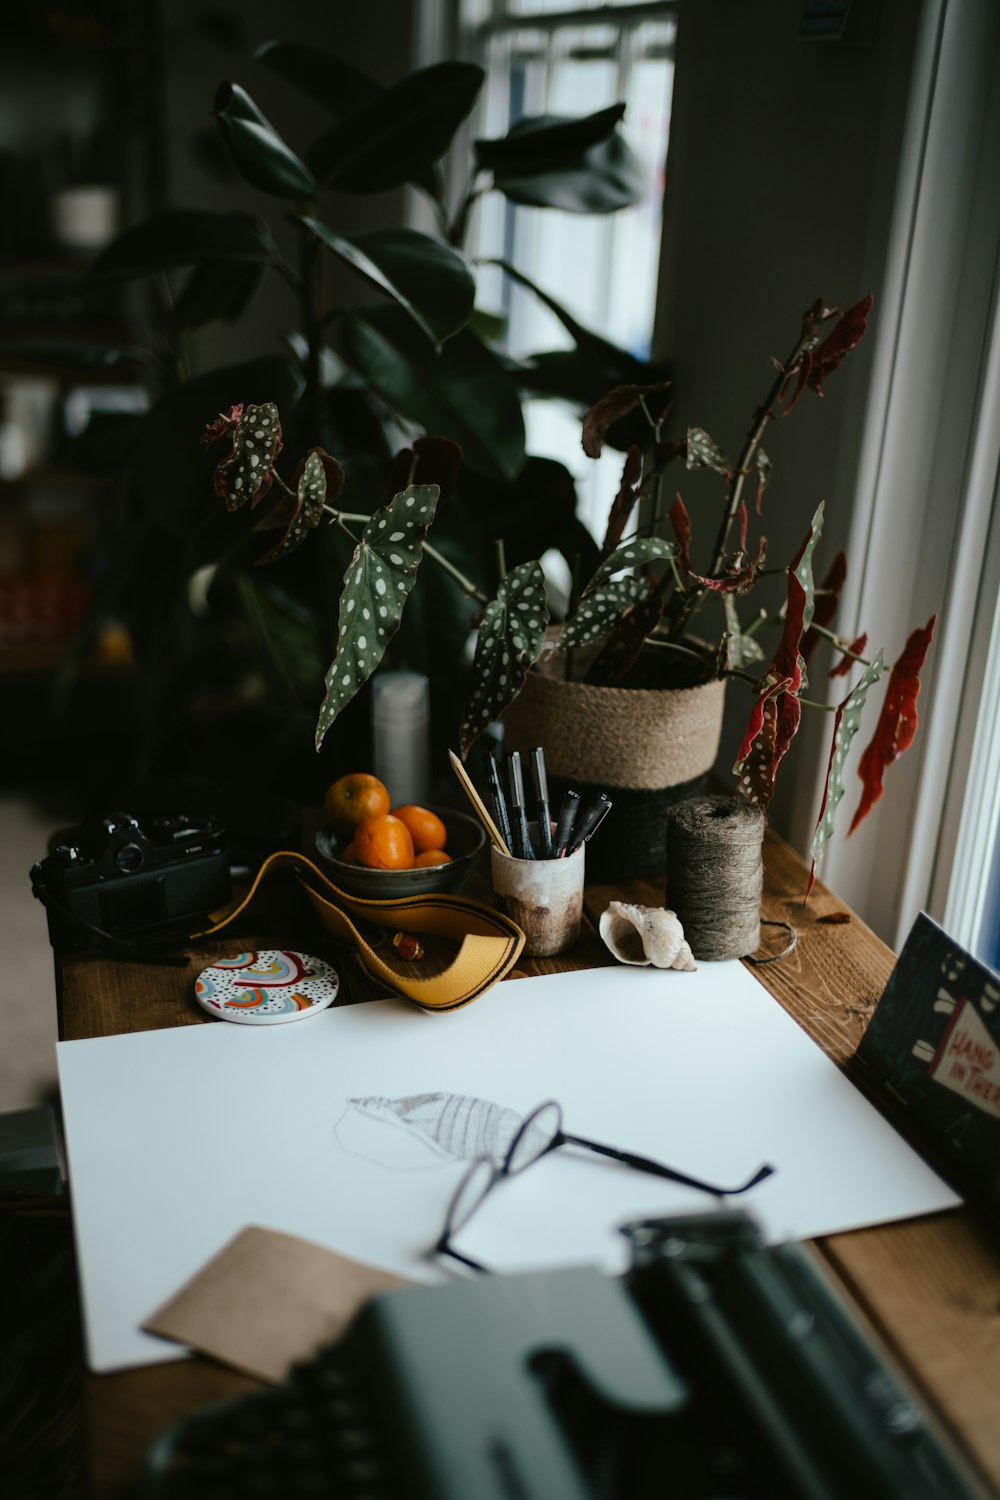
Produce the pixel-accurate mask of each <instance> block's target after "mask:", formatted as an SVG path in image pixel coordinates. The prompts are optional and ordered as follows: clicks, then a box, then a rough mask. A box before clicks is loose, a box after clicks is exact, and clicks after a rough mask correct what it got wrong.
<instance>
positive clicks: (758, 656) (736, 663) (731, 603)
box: [722, 594, 764, 667]
mask: <svg viewBox="0 0 1000 1500" xmlns="http://www.w3.org/2000/svg"><path fill="white" fill-rule="evenodd" d="M722 605H723V608H724V609H725V611H726V633H725V636H724V637H723V641H724V650H725V665H726V666H727V667H748V666H750V665H751V664H752V663H753V662H755V661H763V660H764V651H763V648H762V647H761V646H760V645H758V643H757V641H756V640H755V639H754V637H753V636H752V635H744V634H743V630H742V628H741V626H740V618H739V615H738V614H737V613H736V601H735V600H734V598H733V596H732V594H723V595H722Z"/></svg>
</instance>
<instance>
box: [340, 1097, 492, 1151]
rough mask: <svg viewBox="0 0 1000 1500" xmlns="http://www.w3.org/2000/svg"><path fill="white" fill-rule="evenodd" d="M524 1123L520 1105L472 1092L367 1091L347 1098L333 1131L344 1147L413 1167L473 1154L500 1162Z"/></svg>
mask: <svg viewBox="0 0 1000 1500" xmlns="http://www.w3.org/2000/svg"><path fill="white" fill-rule="evenodd" d="M520 1126H521V1116H520V1115H519V1114H518V1112H517V1110H515V1109H508V1108H507V1107H506V1106H505V1105H502V1104H494V1103H493V1102H492V1100H490V1099H478V1098H476V1097H475V1096H474V1095H471V1094H445V1093H438V1094H406V1095H404V1096H403V1097H402V1098H399V1099H387V1098H385V1097H384V1096H383V1095H380V1094H369V1095H367V1096H365V1097H363V1098H354V1099H348V1101H347V1108H346V1109H345V1111H344V1113H343V1114H342V1115H341V1117H340V1119H339V1120H338V1121H337V1125H336V1128H335V1133H336V1136H337V1140H338V1141H339V1142H340V1144H341V1146H343V1147H344V1149H345V1150H346V1151H352V1152H354V1153H355V1154H357V1155H359V1156H364V1157H367V1158H368V1160H370V1161H375V1162H378V1163H379V1164H380V1165H381V1166H384V1167H395V1168H402V1169H404V1170H412V1169H419V1168H424V1167H434V1166H444V1165H447V1163H449V1162H454V1161H471V1160H472V1158H473V1157H475V1156H491V1157H492V1158H493V1160H494V1161H495V1162H496V1163H497V1164H498V1165H499V1164H500V1163H501V1162H502V1161H503V1158H504V1156H505V1154H506V1152H507V1150H508V1147H509V1146H510V1143H511V1141H512V1140H513V1139H514V1136H515V1135H516V1134H517V1132H518V1130H519V1129H520Z"/></svg>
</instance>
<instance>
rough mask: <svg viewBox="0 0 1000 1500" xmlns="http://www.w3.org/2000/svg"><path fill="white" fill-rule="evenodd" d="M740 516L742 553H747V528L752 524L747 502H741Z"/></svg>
mask: <svg viewBox="0 0 1000 1500" xmlns="http://www.w3.org/2000/svg"><path fill="white" fill-rule="evenodd" d="M738 515H739V518H740V551H741V552H745V551H746V550H747V527H748V526H749V524H750V517H749V516H748V515H747V503H746V501H745V500H741V501H740V508H739V511H738Z"/></svg>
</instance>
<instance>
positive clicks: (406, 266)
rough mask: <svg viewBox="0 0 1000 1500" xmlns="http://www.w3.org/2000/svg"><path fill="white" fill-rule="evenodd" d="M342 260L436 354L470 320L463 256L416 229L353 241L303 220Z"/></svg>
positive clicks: (471, 286)
mask: <svg viewBox="0 0 1000 1500" xmlns="http://www.w3.org/2000/svg"><path fill="white" fill-rule="evenodd" d="M298 222H299V223H300V224H303V225H304V226H305V228H306V229H307V230H308V231H309V233H310V234H313V235H315V237H316V238H317V239H318V240H319V241H320V243H321V244H323V245H325V246H326V248H327V249H328V250H330V251H332V253H333V254H334V255H336V256H337V258H338V259H339V260H342V261H344V262H345V264H347V265H349V266H351V267H352V269H353V270H355V271H358V272H360V274H361V275H362V276H363V277H364V278H365V280H366V281H368V282H370V283H371V284H372V285H373V286H377V287H378V288H379V289H380V290H381V291H383V292H388V294H389V296H390V297H393V298H394V299H395V301H396V302H398V303H399V305H400V306H401V307H403V308H405V309H406V311H407V312H408V313H409V315H410V317H411V318H412V319H413V321H414V322H415V323H416V324H417V326H418V327H419V328H421V329H422V330H423V332H424V333H426V335H427V337H428V338H429V339H430V340H431V342H432V344H433V345H434V347H435V349H438V350H440V348H441V346H442V344H443V343H444V341H445V339H447V338H449V337H450V336H451V335H452V334H453V333H457V332H458V330H459V329H460V328H461V327H463V326H464V324H466V323H467V322H468V321H469V318H470V316H471V314H472V305H473V302H474V301H475V296H476V283H475V279H474V278H473V275H472V272H471V271H470V270H469V267H468V265H467V264H466V262H465V260H464V258H463V257H462V255H461V254H460V253H459V252H458V251H457V250H453V249H452V247H451V246H450V245H445V244H443V243H442V242H441V241H440V240H435V239H432V238H431V236H430V235H429V234H421V233H420V232H419V231H418V230H416V229H373V230H370V231H369V232H368V233H367V234H358V235H352V236H351V237H350V238H349V239H348V238H347V237H346V236H345V235H342V234H336V233H335V232H334V231H333V230H332V229H328V228H327V226H326V225H325V224H323V223H321V222H320V220H319V219H312V218H303V219H300V220H299V221H298Z"/></svg>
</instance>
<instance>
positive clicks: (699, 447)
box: [684, 427, 730, 478]
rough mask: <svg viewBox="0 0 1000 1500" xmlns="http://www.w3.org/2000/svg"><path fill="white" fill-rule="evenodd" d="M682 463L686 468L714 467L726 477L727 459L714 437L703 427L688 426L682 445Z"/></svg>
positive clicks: (728, 469)
mask: <svg viewBox="0 0 1000 1500" xmlns="http://www.w3.org/2000/svg"><path fill="white" fill-rule="evenodd" d="M684 463H685V466H686V467H687V468H688V469H714V470H715V472H716V473H717V474H722V475H724V476H726V477H727V478H728V476H729V473H730V468H729V460H728V458H727V457H726V455H725V454H724V453H723V451H722V449H721V448H720V447H719V445H718V443H717V442H716V441H715V439H714V438H712V437H709V435H708V433H707V432H706V431H705V429H704V428H703V427H689V428H688V430H687V441H686V442H685V445H684Z"/></svg>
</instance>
